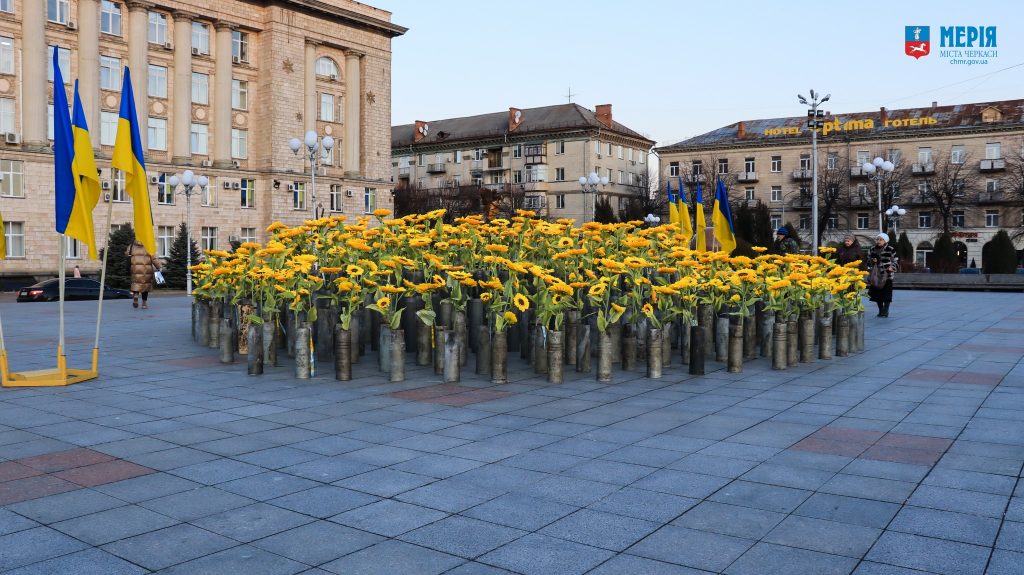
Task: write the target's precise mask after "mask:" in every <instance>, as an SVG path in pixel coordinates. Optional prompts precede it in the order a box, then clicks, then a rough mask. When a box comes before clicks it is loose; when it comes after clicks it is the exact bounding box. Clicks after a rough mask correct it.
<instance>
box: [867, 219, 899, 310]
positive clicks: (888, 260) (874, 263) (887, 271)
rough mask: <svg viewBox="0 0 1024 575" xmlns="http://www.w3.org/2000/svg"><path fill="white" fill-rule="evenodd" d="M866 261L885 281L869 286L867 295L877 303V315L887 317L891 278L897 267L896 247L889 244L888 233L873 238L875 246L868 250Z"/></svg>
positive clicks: (890, 298) (890, 295)
mask: <svg viewBox="0 0 1024 575" xmlns="http://www.w3.org/2000/svg"><path fill="white" fill-rule="evenodd" d="M868 262H869V263H870V265H871V268H872V271H874V268H876V267H877V268H878V273H880V274H881V275H882V278H883V279H884V280H885V283H884V284H883V285H882V286H881V287H875V286H869V287H868V295H869V296H870V297H871V301H873V302H875V303H876V304H878V317H889V304H890V303H892V278H893V276H895V275H896V270H897V269H898V268H899V258H898V257H896V248H894V247H892V245H891V244H889V235H888V234H884V233H880V234H878V236H877V237H876V238H875V246H874V247H873V248H871V251H870V252H868Z"/></svg>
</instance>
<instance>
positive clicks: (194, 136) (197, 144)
mask: <svg viewBox="0 0 1024 575" xmlns="http://www.w3.org/2000/svg"><path fill="white" fill-rule="evenodd" d="M190 137H191V150H192V153H193V154H198V155H200V156H207V155H209V154H210V151H209V147H210V127H209V126H207V125H206V124H192V128H191V134H190Z"/></svg>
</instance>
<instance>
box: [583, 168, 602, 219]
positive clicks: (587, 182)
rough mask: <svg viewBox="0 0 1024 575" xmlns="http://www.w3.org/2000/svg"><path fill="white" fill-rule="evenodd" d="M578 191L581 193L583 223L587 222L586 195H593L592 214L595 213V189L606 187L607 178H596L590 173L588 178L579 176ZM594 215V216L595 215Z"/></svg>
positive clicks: (595, 173) (596, 176) (594, 174)
mask: <svg viewBox="0 0 1024 575" xmlns="http://www.w3.org/2000/svg"><path fill="white" fill-rule="evenodd" d="M579 182H580V189H581V190H582V191H583V223H586V222H587V194H594V212H596V211H597V187H598V186H601V187H602V188H603V187H604V186H607V185H608V176H598V175H597V172H590V175H589V176H580V179H579ZM595 215H596V214H595Z"/></svg>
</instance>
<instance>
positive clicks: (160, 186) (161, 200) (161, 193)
mask: <svg viewBox="0 0 1024 575" xmlns="http://www.w3.org/2000/svg"><path fill="white" fill-rule="evenodd" d="M169 180H170V176H168V175H167V174H159V175H158V176H157V177H156V203H158V204H163V205H165V206H173V205H174V188H172V187H171V184H170V182H169Z"/></svg>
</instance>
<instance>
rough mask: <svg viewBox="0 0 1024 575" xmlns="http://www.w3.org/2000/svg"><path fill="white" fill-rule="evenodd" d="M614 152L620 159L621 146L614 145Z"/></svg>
mask: <svg viewBox="0 0 1024 575" xmlns="http://www.w3.org/2000/svg"><path fill="white" fill-rule="evenodd" d="M615 152H616V154H617V155H618V158H619V159H620V160H621V159H622V146H615Z"/></svg>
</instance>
